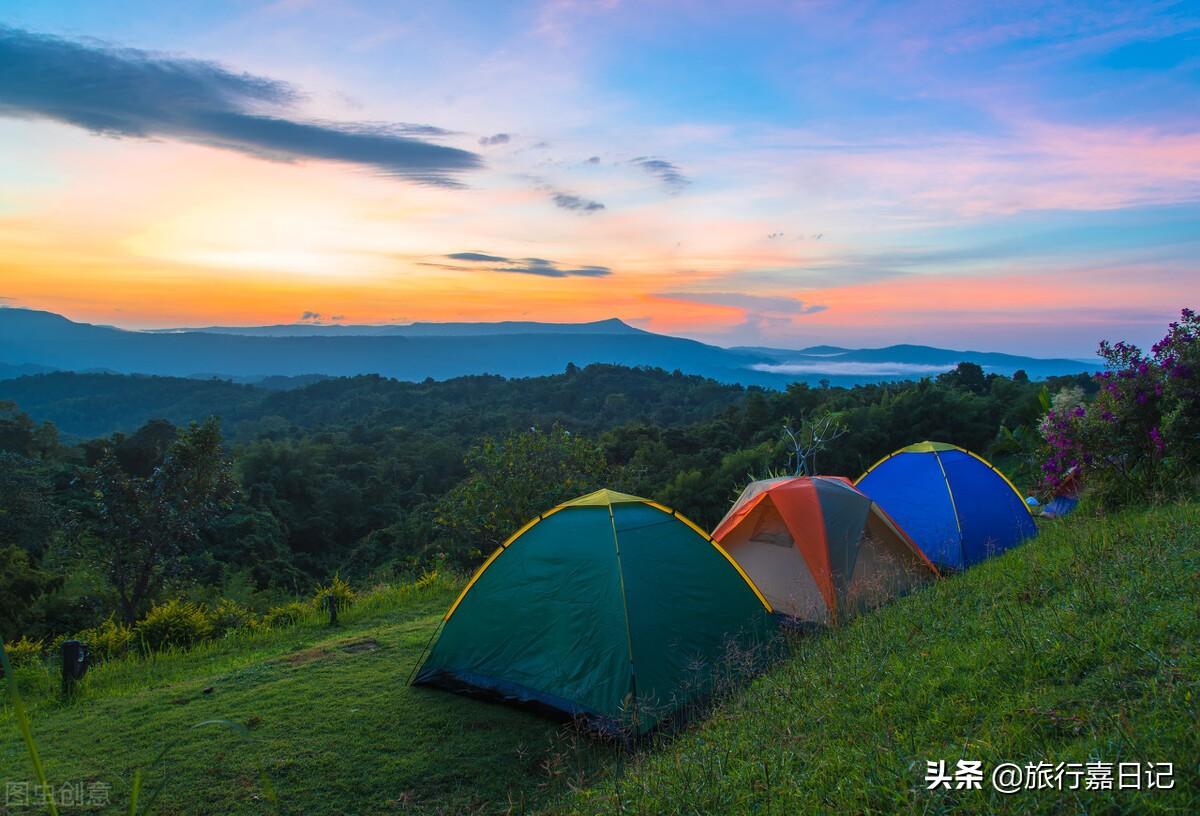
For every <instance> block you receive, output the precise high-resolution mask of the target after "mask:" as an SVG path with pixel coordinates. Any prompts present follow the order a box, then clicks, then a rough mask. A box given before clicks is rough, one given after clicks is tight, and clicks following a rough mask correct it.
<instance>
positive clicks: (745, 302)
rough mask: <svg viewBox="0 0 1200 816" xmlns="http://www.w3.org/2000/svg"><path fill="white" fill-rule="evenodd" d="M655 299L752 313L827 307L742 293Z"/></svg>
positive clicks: (808, 311)
mask: <svg viewBox="0 0 1200 816" xmlns="http://www.w3.org/2000/svg"><path fill="white" fill-rule="evenodd" d="M655 297H660V298H666V299H667V300H683V301H687V302H689V303H704V304H707V305H710V306H728V307H731V308H734V309H746V310H748V311H752V312H768V313H774V314H789V315H804V314H814V313H816V312H823V311H825V309H826V308H828V307H826V306H822V305H820V304H815V303H814V304H809V303H805V302H804V301H803V300H800V299H798V298H793V297H787V296H785V295H747V294H743V293H740V292H658V293H656V294H655Z"/></svg>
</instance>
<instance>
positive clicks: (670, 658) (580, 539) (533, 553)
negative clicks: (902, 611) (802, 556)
mask: <svg viewBox="0 0 1200 816" xmlns="http://www.w3.org/2000/svg"><path fill="white" fill-rule="evenodd" d="M773 626H774V621H773V618H772V615H771V608H770V604H768V603H767V602H766V600H765V599H764V598H763V597H762V595H761V594H760V593H759V592H758V590H757V588H756V587H755V586H754V584H753V583H752V582H751V581H750V580H749V579H748V578H747V577H746V576H745V575H744V574H743V573H742V572H741V570H740V569H739V568H738V566H737V564H736V563H735V562H734V561H733V560H732V559H730V558H729V556H728V555H726V553H725V552H724V550H722V549H721V547H720V545H718V544H717V543H716V542H714V541H713V540H712V539H711V538H709V537H708V535H706V534H705V533H704V532H702V531H701V530H700V529H699V528H697V527H696V526H695V525H694V524H692V523H691V522H690V521H688V520H687V519H686V518H684V517H683V516H680V515H679V514H678V513H675V512H674V511H672V510H670V509H668V508H666V507H663V506H662V505H660V504H657V503H655V502H652V501H649V500H647V499H642V498H638V497H637V496H630V495H627V494H624V493H617V492H614V491H611V490H600V491H597V492H595V493H591V494H589V495H587V496H583V497H580V498H578V499H575V500H574V501H569V502H566V503H565V504H562V505H559V506H558V507H555V508H554V509H553V510H551V511H549V512H547V513H544V514H542V515H540V516H538V517H537V518H536V519H534V520H533V521H531V522H530V523H529V524H527V525H525V527H523V528H521V529H520V530H518V531H517V532H516V533H515V534H514V535H513V536H512V538H510V539H509V540H508V541H506V542H505V543H504V544H503V545H502V546H501V547H500V548H499V549H498V550H496V551H495V552H494V553H492V555H491V557H489V558H488V559H487V561H486V562H485V563H484V564H483V566H482V567H480V569H479V570H478V571H477V572H476V573H475V575H474V577H473V578H472V579H471V581H470V583H468V584H467V587H466V588H465V589H464V590H463V592H462V594H461V595H460V596H459V597H458V599H457V600H456V601H455V602H454V604H453V605H452V606H451V607H450V609H449V611H448V612H447V613H446V615H445V617H444V618H443V626H442V628H441V631H440V633H439V634H438V637H437V641H436V643H434V645H433V647H432V649H431V650H430V652H429V656H428V657H427V658H426V659H425V661H424V662H423V663H422V665H421V667H420V669H419V670H418V671H417V674H416V677H415V680H414V682H415V683H419V684H428V685H434V686H441V687H444V688H449V689H452V690H455V691H464V692H476V693H485V694H487V695H489V696H493V697H500V698H502V699H505V700H509V701H514V702H521V703H530V704H540V705H541V706H545V707H549V708H551V709H555V710H557V711H560V712H564V713H566V714H569V715H572V716H579V717H583V718H585V719H587V720H589V721H591V722H592V724H593V725H595V726H597V727H599V728H601V729H603V730H614V731H615V730H622V731H626V732H633V733H645V732H646V731H648V730H650V729H652V728H653V727H654V726H655V725H657V724H658V723H660V722H661V721H663V720H664V719H665V718H668V717H670V716H672V715H674V714H676V713H677V712H679V711H680V710H681V709H683V708H684V707H686V706H687V705H688V704H689V703H692V702H694V701H698V700H699V699H702V698H703V697H705V696H707V695H708V694H709V693H710V692H711V690H712V687H713V683H714V682H716V680H717V679H718V677H719V676H721V675H722V674H723V673H724V672H726V671H728V670H729V667H728V666H727V665H726V662H727V659H728V658H729V656H730V655H731V654H740V655H745V654H747V653H748V652H749V651H752V650H754V649H756V648H758V647H759V646H761V645H763V644H765V642H766V640H767V639H768V637H769V635H770V633H771V630H772V628H773Z"/></svg>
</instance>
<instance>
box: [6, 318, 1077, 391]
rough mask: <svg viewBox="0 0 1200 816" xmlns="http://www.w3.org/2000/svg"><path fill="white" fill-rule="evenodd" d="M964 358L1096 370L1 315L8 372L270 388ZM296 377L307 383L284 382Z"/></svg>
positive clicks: (653, 344)
mask: <svg viewBox="0 0 1200 816" xmlns="http://www.w3.org/2000/svg"><path fill="white" fill-rule="evenodd" d="M301 330H303V332H302V333H300V334H287V333H286V332H300V331H301ZM356 331H362V332H371V333H357V334H356V333H353V332H356ZM280 332H284V334H279V333H280ZM964 360H966V361H971V362H976V363H979V364H980V365H982V366H983V367H984V368H985V369H986V370H987V371H989V372H995V373H998V374H1006V375H1011V374H1012V373H1013V372H1014V371H1016V370H1018V369H1024V370H1025V371H1026V372H1027V373H1028V374H1029V376H1031V377H1033V378H1041V377H1047V376H1053V375H1058V374H1074V373H1078V372H1080V371H1087V370H1092V369H1094V368H1095V367H1096V366H1095V365H1094V364H1088V363H1083V362H1080V361H1078V360H1064V359H1053V360H1042V359H1035V358H1031V357H1021V356H1017V355H1010V354H998V353H993V352H976V351H954V350H947V349H937V348H930V347H927V346H905V345H901V346H889V347H887V348H881V349H843V348H840V347H836V346H813V347H810V348H807V349H800V350H788V349H771V348H735V349H726V348H720V347H718V346H712V345H707V344H705V343H700V342H697V341H695V340H688V339H684V338H680V337H670V336H667V335H660V334H654V333H652V332H647V331H642V330H639V329H635V328H633V327H631V326H629V325H627V324H625V323H623V322H621V321H620V320H602V321H597V322H593V323H580V324H569V323H563V324H557V323H521V322H505V323H414V324H410V325H403V326H348V327H340V326H311V325H301V326H263V327H250V328H233V327H213V328H209V329H200V330H173V331H168V332H138V331H127V330H123V329H117V328H113V327H109V326H94V325H91V324H87V323H76V322H73V321H71V320H68V319H66V318H64V317H62V316H60V315H56V314H52V313H50V312H41V311H34V310H29V309H0V362H2V363H4V364H6V366H7V368H9V369H11V368H12V367H14V366H26V367H29V366H32V367H35V368H31V369H22V370H23V371H24V372H25V373H33V372H34V371H35V370H37V369H42V370H48V369H62V370H68V371H96V370H101V371H112V372H119V373H128V374H146V375H159V376H175V377H180V376H182V377H191V376H203V377H206V378H207V377H218V378H224V379H231V380H233V381H235V382H246V383H250V382H257V381H263V380H266V384H269V386H270V387H274V388H288V387H294V385H297V384H303V383H304V382H308V381H311V380H312V379H313V378H319V377H321V376H332V377H336V376H351V375H356V374H380V375H382V376H385V377H394V378H396V379H401V380H413V381H418V380H424V379H426V378H433V379H438V380H442V379H448V378H451V377H458V376H464V375H469V374H483V373H488V374H499V375H502V376H505V377H530V376H541V375H546V374H554V373H557V372H560V371H562V370H563V369H564V368H565V367H566V366H567V365H568V364H569V363H575V364H576V365H579V366H583V365H587V364H589V363H614V364H618V365H627V366H651V367H657V368H663V369H666V370H668V371H672V370H675V369H678V370H681V371H683V372H686V373H689V374H699V375H702V376H705V377H710V378H712V379H715V380H718V381H719V382H725V383H741V384H744V385H762V386H766V387H771V388H780V387H783V386H784V385H786V384H787V383H789V382H795V381H805V382H809V383H817V382H820V381H822V380H828V381H829V382H830V383H831V384H834V385H853V384H856V383H863V382H878V381H885V380H899V379H913V378H918V377H922V376H932V375H936V374H938V373H940V372H941V371H945V370H948V369H949V368H952V367H953V366H954V365H955V364H957V363H958V362H960V361H964ZM295 377H300V378H303V379H301V380H298V381H296V382H289V381H288V380H287V379H286V378H295ZM266 378H270V379H266Z"/></svg>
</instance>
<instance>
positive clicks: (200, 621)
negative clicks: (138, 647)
mask: <svg viewBox="0 0 1200 816" xmlns="http://www.w3.org/2000/svg"><path fill="white" fill-rule="evenodd" d="M212 632H213V627H212V622H211V621H210V620H209V618H208V615H206V614H205V611H204V607H202V606H199V605H197V604H194V603H190V602H188V601H178V600H176V601H167V602H166V603H164V604H157V605H155V606H154V607H152V608H151V609H150V611H149V612H147V613H146V617H144V618H142V619H141V620H140V621H138V623H137V625H136V626H135V627H134V633H135V635H136V636H137V638H138V639H139V640H140V641H141V643H142V644H143V648H145V649H147V650H149V651H155V652H156V651H160V650H162V649H164V648H166V647H168V646H175V647H184V648H186V647H188V646H192V645H194V644H196V643H199V642H200V641H202V640H207V639H208V638H210V637H212Z"/></svg>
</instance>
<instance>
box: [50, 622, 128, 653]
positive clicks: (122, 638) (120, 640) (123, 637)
mask: <svg viewBox="0 0 1200 816" xmlns="http://www.w3.org/2000/svg"><path fill="white" fill-rule="evenodd" d="M70 639H71V638H63V639H62V640H70ZM74 639H75V640H81V641H83V642H84V643H86V644H87V645H88V649H89V650H90V651H91V653H92V655H93V656H94V657H96V658H98V659H100V660H111V659H113V658H114V657H120V656H121V655H123V654H125V653H126V652H128V651H129V647H130V646H131V645H133V642H134V635H133V630H132V629H130V628H129V627H128V626H126V625H125V624H123V623H120V622H118V621H116V620H114V619H113V617H112V616H111V615H110V616H109V617H108V619H107V620H105V621H104V622H103V623H101V624H100V625H99V626H93V627H92V628H90V629H84V630H83V631H81V632H79V633H78V634H76V635H75V636H74ZM60 642H61V641H60Z"/></svg>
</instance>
